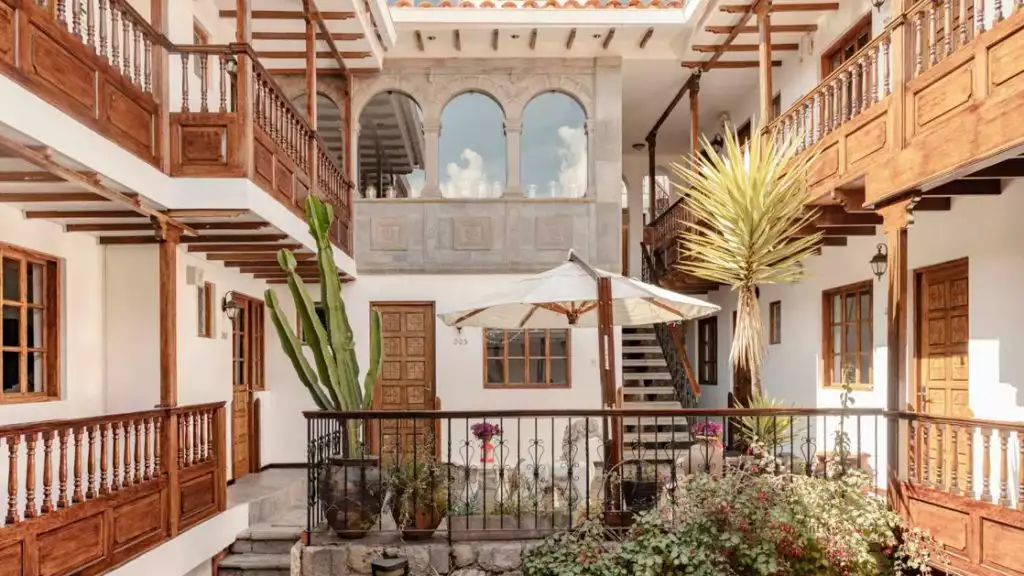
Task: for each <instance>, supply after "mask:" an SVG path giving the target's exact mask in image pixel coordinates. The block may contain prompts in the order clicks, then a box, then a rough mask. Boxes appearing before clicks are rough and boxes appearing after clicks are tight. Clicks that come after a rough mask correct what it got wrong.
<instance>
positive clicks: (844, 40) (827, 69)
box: [821, 10, 874, 80]
mask: <svg viewBox="0 0 1024 576" xmlns="http://www.w3.org/2000/svg"><path fill="white" fill-rule="evenodd" d="M865 28H867V31H868V43H870V42H871V39H872V38H874V35H873V34H872V33H871V11H870V10H868V12H867V14H865V15H863V16H861V17H860V18H858V19H857V21H856V22H854V23H853V25H852V26H850V27H849V28H847V29H846V32H843V35H842V36H840V37H839V38H836V40H835V41H833V42H832V43H831V44H829V45H828V48H826V49H825V50H824V51H822V53H821V79H822V80H824V79H825V78H827V77H828V75H829V74H831V73H832V72H835V70H834V69H833V68H832V57H833V56H835V55H836V53H837V52H842V51H843V50H844V49H845V48H846V47H847V46H849V45H850V43H856V42H857V37H859V36H860V35H861V33H863V32H864V29H865ZM857 52H859V50H858V51H855V52H854V54H856V53H857ZM844 62H845V61H844ZM844 62H840V63H839V65H840V66H842V65H843V63H844Z"/></svg>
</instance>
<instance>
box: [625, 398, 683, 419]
mask: <svg viewBox="0 0 1024 576" xmlns="http://www.w3.org/2000/svg"><path fill="white" fill-rule="evenodd" d="M622 408H623V410H678V409H680V408H681V406H680V405H679V402H678V401H676V400H671V401H670V400H657V401H654V400H652V401H650V402H637V401H632V402H623V403H622ZM624 419H626V420H628V419H629V417H628V416H626V417H624Z"/></svg>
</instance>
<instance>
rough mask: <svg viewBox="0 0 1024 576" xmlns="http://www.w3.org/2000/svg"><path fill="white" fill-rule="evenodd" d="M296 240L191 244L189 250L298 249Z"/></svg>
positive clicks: (264, 250) (245, 250)
mask: <svg viewBox="0 0 1024 576" xmlns="http://www.w3.org/2000/svg"><path fill="white" fill-rule="evenodd" d="M300 249H302V244H299V243H298V242H294V243H288V244H193V245H191V246H189V247H188V251H189V252H275V253H276V252H277V251H278V250H300Z"/></svg>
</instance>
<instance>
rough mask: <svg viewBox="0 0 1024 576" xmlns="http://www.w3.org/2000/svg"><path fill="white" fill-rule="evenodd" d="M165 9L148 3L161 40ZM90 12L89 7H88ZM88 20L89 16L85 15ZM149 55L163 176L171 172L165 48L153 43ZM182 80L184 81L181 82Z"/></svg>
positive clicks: (158, 2)
mask: <svg viewBox="0 0 1024 576" xmlns="http://www.w3.org/2000/svg"><path fill="white" fill-rule="evenodd" d="M167 5H168V2H166V1H165V0H150V5H149V6H150V7H149V13H150V24H151V25H152V26H153V29H154V30H155V31H156V32H157V33H158V34H162V35H164V36H167V33H168V31H167V21H168V14H167ZM89 6H90V10H91V9H92V8H91V7H92V4H89ZM89 17H90V18H92V14H89ZM152 51H153V55H152V58H153V64H152V66H153V71H152V74H153V98H154V99H155V100H156V105H157V110H158V114H157V126H156V142H155V143H154V145H155V146H156V156H157V158H158V162H159V166H160V167H161V169H162V170H163V171H164V173H170V169H171V152H170V151H171V82H170V72H169V71H170V68H171V66H170V60H169V59H170V53H169V52H168V51H167V48H166V47H164V46H161V45H160V44H159V43H154V44H153V46H152ZM183 80H184V79H183Z"/></svg>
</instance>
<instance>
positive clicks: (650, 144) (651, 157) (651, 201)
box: [644, 132, 658, 226]
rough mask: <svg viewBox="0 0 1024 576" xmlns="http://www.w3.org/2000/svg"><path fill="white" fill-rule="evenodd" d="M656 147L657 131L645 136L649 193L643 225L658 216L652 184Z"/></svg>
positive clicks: (656, 163)
mask: <svg viewBox="0 0 1024 576" xmlns="http://www.w3.org/2000/svg"><path fill="white" fill-rule="evenodd" d="M657 147H658V133H657V132H652V133H651V134H650V135H648V136H647V190H648V192H649V195H648V197H647V208H648V211H649V212H648V213H649V214H650V216H648V220H647V222H645V223H644V225H645V226H648V225H650V224H651V223H652V222H654V219H655V218H657V217H658V213H657V211H656V207H657V205H658V194H657V189H656V188H655V186H654V176H655V172H656V170H657V165H658V159H657Z"/></svg>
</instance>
